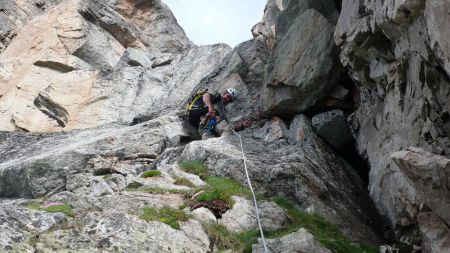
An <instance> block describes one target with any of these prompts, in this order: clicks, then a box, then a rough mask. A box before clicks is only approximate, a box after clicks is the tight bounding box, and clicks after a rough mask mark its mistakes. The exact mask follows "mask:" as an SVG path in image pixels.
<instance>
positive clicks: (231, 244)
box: [203, 223, 242, 250]
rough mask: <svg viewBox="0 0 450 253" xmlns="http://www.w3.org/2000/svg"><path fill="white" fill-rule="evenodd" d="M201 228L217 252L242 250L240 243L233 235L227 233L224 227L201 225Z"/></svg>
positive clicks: (208, 224) (210, 224)
mask: <svg viewBox="0 0 450 253" xmlns="http://www.w3.org/2000/svg"><path fill="white" fill-rule="evenodd" d="M203 228H204V229H205V232H206V234H207V235H208V236H209V238H210V239H211V242H212V243H213V244H214V245H215V246H216V247H217V248H218V249H219V250H227V249H235V250H237V249H240V248H242V243H241V241H240V240H239V239H238V238H237V237H236V236H235V234H234V233H231V232H229V231H228V230H227V228H226V227H225V226H223V225H220V224H217V223H205V224H203Z"/></svg>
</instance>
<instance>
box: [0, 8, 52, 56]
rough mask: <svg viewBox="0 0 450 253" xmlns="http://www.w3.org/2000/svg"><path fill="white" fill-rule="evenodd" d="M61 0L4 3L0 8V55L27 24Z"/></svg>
mask: <svg viewBox="0 0 450 253" xmlns="http://www.w3.org/2000/svg"><path fill="white" fill-rule="evenodd" d="M60 2H61V0H45V1H44V0H26V1H2V2H1V6H0V53H1V52H2V51H3V50H4V49H5V48H6V47H7V46H8V45H9V43H10V41H11V39H12V38H14V37H15V36H16V35H17V32H18V31H19V30H20V29H21V28H22V27H23V26H25V25H26V24H27V22H28V21H29V20H30V19H32V18H34V17H36V16H37V15H39V14H41V13H42V12H43V11H45V10H46V9H47V8H49V7H51V6H54V5H55V4H57V3H60Z"/></svg>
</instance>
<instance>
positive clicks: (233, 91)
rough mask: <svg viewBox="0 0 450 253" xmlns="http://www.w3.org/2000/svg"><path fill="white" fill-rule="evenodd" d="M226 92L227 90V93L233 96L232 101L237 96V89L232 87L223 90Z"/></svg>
mask: <svg viewBox="0 0 450 253" xmlns="http://www.w3.org/2000/svg"><path fill="white" fill-rule="evenodd" d="M225 91H226V92H228V94H230V95H231V97H232V98H233V101H234V100H236V98H237V96H238V91H237V90H236V89H234V88H228V89H226V90H225Z"/></svg>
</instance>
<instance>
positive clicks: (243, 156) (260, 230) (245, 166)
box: [229, 125, 269, 253]
mask: <svg viewBox="0 0 450 253" xmlns="http://www.w3.org/2000/svg"><path fill="white" fill-rule="evenodd" d="M229 128H230V129H231V131H232V132H233V133H234V134H235V135H237V137H239V142H240V144H241V151H242V159H243V160H244V169H245V174H246V176H247V182H248V186H249V187H250V191H251V192H252V195H253V203H254V204H255V209H256V219H257V220H258V226H259V232H260V233H261V239H262V242H263V245H264V252H265V253H269V251H268V250H267V245H266V239H265V238H264V232H263V228H262V225H261V219H260V218H259V211H258V210H259V209H258V204H257V203H256V196H255V192H254V191H253V187H252V182H251V181H250V176H249V174H248V169H247V159H246V158H245V153H244V145H243V144H242V138H241V135H240V134H238V133H236V131H234V128H233V126H230V125H229Z"/></svg>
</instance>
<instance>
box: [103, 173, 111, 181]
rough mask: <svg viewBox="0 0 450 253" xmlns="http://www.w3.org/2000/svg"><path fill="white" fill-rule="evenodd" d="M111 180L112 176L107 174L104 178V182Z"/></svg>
mask: <svg viewBox="0 0 450 253" xmlns="http://www.w3.org/2000/svg"><path fill="white" fill-rule="evenodd" d="M111 178H112V174H106V175H104V176H103V179H104V180H109V179H111Z"/></svg>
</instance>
